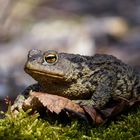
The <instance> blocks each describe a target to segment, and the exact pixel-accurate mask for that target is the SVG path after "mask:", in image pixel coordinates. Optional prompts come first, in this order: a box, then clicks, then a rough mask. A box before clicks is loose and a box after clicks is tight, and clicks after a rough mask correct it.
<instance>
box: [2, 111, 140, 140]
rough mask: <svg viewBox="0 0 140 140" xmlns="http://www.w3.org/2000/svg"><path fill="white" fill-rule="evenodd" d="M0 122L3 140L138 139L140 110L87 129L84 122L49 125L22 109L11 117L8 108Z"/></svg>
mask: <svg viewBox="0 0 140 140" xmlns="http://www.w3.org/2000/svg"><path fill="white" fill-rule="evenodd" d="M5 115H6V117H5V118H3V119H0V139H2V140H7V139H8V140H15V139H16V140H17V139H20V140H23V139H24V140H38V139H39V140H46V139H47V140H52V139H53V140H55V139H56V140H59V139H63V140H65V139H66V140H71V139H74V140H75V139H80V140H91V139H92V140H93V139H94V140H106V139H107V140H109V139H111V140H113V139H115V140H125V139H127V140H128V139H131V140H138V139H140V108H137V109H135V110H132V111H131V112H129V113H125V114H123V115H121V116H120V118H119V119H118V120H117V121H111V122H110V123H109V124H105V125H101V126H96V127H94V126H89V125H88V126H87V125H86V124H85V123H83V122H79V121H73V122H72V123H71V124H65V125H63V124H62V123H58V122H57V121H55V122H53V123H50V122H49V121H45V120H43V119H41V118H38V116H39V114H37V113H36V114H34V115H28V113H27V112H24V111H23V110H21V111H20V113H19V114H18V116H16V117H14V116H13V115H12V114H11V112H10V109H9V110H8V112H7V113H6V114H5Z"/></svg>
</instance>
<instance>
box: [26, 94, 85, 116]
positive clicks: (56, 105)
mask: <svg viewBox="0 0 140 140" xmlns="http://www.w3.org/2000/svg"><path fill="white" fill-rule="evenodd" d="M39 106H43V107H46V108H47V109H48V110H49V111H51V112H55V113H56V114H59V113H60V112H61V111H62V110H63V109H65V108H66V109H68V110H73V112H78V113H82V114H85V113H84V110H83V109H82V108H81V107H80V106H79V105H78V104H76V103H74V102H72V101H71V100H69V99H67V98H64V97H61V96H57V95H51V94H47V93H41V92H32V93H30V96H29V97H28V98H27V99H26V100H25V102H24V107H26V108H28V107H36V108H37V107H39Z"/></svg>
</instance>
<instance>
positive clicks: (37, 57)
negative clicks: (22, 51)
mask: <svg viewBox="0 0 140 140" xmlns="http://www.w3.org/2000/svg"><path fill="white" fill-rule="evenodd" d="M25 72H26V73H28V74H29V75H31V76H32V77H33V78H34V79H35V80H36V81H37V82H38V83H37V84H34V85H31V86H29V87H28V88H27V89H26V90H25V91H24V92H23V94H25V95H28V93H29V91H30V90H33V91H39V92H46V93H49V94H55V95H59V96H63V97H66V98H69V99H71V100H75V102H77V103H80V104H81V105H87V106H95V107H96V108H98V109H103V108H105V106H106V105H107V104H108V103H110V102H113V101H114V100H116V99H117V98H118V97H122V98H124V99H127V100H129V99H132V98H136V97H138V96H139V95H140V75H139V73H138V72H136V71H135V70H134V69H133V68H132V67H130V66H129V65H127V64H124V63H123V62H122V61H121V60H118V59H117V58H115V57H114V56H111V55H104V54H96V55H94V56H92V57H91V56H82V55H78V54H67V53H58V52H56V51H52V50H49V51H46V52H42V51H40V50H31V51H30V52H29V54H28V60H27V62H26V64H25Z"/></svg>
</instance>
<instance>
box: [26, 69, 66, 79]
mask: <svg viewBox="0 0 140 140" xmlns="http://www.w3.org/2000/svg"><path fill="white" fill-rule="evenodd" d="M24 70H25V72H27V73H28V74H31V75H32V74H36V75H40V76H41V75H42V76H44V77H45V76H46V77H51V78H55V79H62V80H63V79H64V76H63V74H58V73H52V72H43V71H39V70H34V69H29V68H25V69H24Z"/></svg>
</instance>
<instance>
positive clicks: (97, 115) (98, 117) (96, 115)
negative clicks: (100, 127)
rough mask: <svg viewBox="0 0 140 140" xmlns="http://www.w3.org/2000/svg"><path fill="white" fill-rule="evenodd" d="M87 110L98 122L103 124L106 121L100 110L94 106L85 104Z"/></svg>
mask: <svg viewBox="0 0 140 140" xmlns="http://www.w3.org/2000/svg"><path fill="white" fill-rule="evenodd" d="M83 108H84V110H85V112H86V113H87V114H88V115H89V116H90V117H91V118H92V120H93V121H94V122H95V123H96V124H101V123H103V122H104V120H103V118H102V116H101V114H100V113H98V111H97V110H96V109H95V108H94V107H92V106H83Z"/></svg>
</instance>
